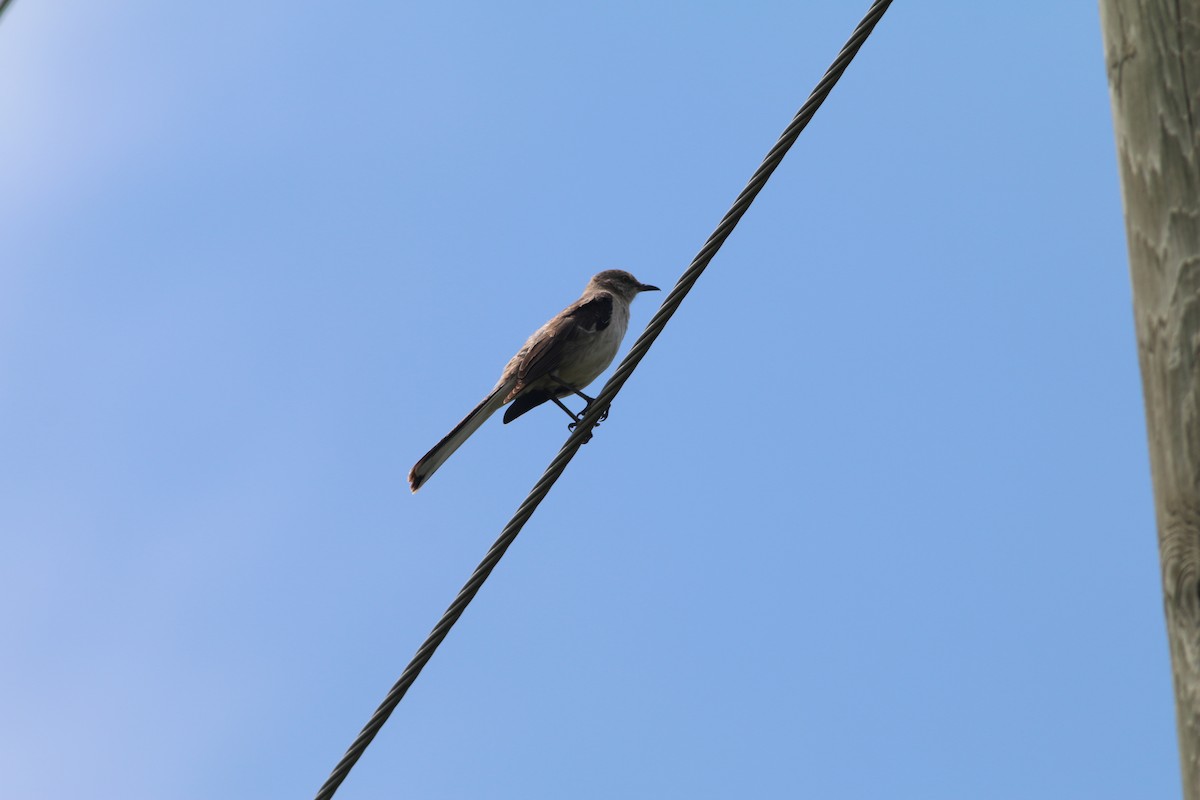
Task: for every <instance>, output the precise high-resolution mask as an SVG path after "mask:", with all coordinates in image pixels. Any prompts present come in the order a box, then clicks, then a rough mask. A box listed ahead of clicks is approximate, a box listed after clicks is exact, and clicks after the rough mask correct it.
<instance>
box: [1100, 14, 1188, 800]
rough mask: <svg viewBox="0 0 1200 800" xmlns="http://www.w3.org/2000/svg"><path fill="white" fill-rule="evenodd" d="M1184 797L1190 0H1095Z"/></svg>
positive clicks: (1186, 756)
mask: <svg viewBox="0 0 1200 800" xmlns="http://www.w3.org/2000/svg"><path fill="white" fill-rule="evenodd" d="M1100 19H1101V24H1102V27H1103V31H1104V54H1105V61H1106V66H1107V70H1108V85H1109V92H1110V95H1111V98H1112V109H1113V127H1114V129H1115V131H1116V139H1117V157H1118V160H1119V162H1120V171H1121V191H1122V195H1123V197H1124V201H1125V231H1126V236H1127V238H1128V244H1129V268H1130V273H1131V275H1132V278H1133V305H1134V321H1135V326H1136V329H1137V342H1138V359H1139V361H1140V363H1141V370H1142V390H1143V394H1144V398H1145V403H1146V428H1147V433H1148V435H1149V439H1150V470H1151V475H1152V477H1153V481H1154V502H1155V510H1156V515H1157V521H1158V545H1159V556H1160V559H1161V563H1162V581H1163V596H1164V605H1165V612H1166V623H1167V638H1168V641H1169V643H1170V648H1171V664H1172V671H1173V673H1174V680H1175V707H1176V720H1177V723H1178V733H1179V752H1180V761H1181V767H1182V770H1183V785H1184V797H1185V798H1187V800H1200V368H1198V359H1197V354H1198V353H1200V161H1198V159H1200V139H1198V138H1197V121H1198V120H1200V94H1198V93H1200V0H1100Z"/></svg>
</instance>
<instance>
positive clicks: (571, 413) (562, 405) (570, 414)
mask: <svg viewBox="0 0 1200 800" xmlns="http://www.w3.org/2000/svg"><path fill="white" fill-rule="evenodd" d="M550 399H551V400H553V401H554V405H556V406H558V407H559V408H561V409H562V410H563V411H565V412H566V414H567V416H568V417H570V418H571V419H573V420H575V422H572V423H571V426H572V427H574V425H575V423H577V422H579V420H581V419H583V414H576V413H575V412H574V411H572V410H571V409H569V408H567V404H566V403H564V402H563V401H562V400H559V399H558V398H557V397H553V396H552V397H551V398H550Z"/></svg>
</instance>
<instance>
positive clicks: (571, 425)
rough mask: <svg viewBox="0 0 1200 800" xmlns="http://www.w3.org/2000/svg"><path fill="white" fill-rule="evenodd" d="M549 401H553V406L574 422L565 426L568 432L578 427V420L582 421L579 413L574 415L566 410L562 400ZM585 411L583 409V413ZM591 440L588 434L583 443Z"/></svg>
mask: <svg viewBox="0 0 1200 800" xmlns="http://www.w3.org/2000/svg"><path fill="white" fill-rule="evenodd" d="M550 399H551V400H553V401H554V405H556V406H558V407H559V408H561V409H562V410H563V411H565V412H567V416H569V417H570V418H571V419H572V420H574V422H572V423H571V424H570V425H568V426H567V430H569V431H573V430H575V426H576V425H578V424H579V422H580V420H582V419H583V413H582V412H580V413H578V414H576V413H575V412H574V411H572V410H571V409H569V408H567V404H566V403H564V402H563V401H562V400H559V399H558V398H557V397H551V398H550ZM586 410H587V409H584V411H586ZM591 440H592V434H591V433H590V432H589V433H588V435H587V436H585V437H584V439H583V443H584V444H587V443H588V442H590V441H591Z"/></svg>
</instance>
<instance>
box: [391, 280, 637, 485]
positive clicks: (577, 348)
mask: <svg viewBox="0 0 1200 800" xmlns="http://www.w3.org/2000/svg"><path fill="white" fill-rule="evenodd" d="M656 291H658V287H657V286H650V285H649V284H645V283H640V282H639V281H638V279H637V278H635V277H633V276H632V275H630V274H629V273H628V272H625V271H624V270H620V269H607V270H605V271H604V272H600V273H597V274H596V275H593V276H592V279H591V280H590V281H588V285H587V288H585V289H584V290H583V294H582V295H581V296H580V298H579V299H578V300H576V301H575V302H574V303H572V304H571V305H569V306H567V307H566V308H564V309H563V310H562V311H560V312H559V313H558V314H557V315H556V316H554V317H553V318H552V319H551V320H550V321H549V322H547V323H546V324H545V325H543V326H542V327H540V328H538V329H537V331H535V332H534V334H533V335H532V336H530V337H529V339H528V340H526V342H525V344H524V345H522V347H521V349H520V350H518V351H517V354H516V355H515V356H513V357H512V359H511V360H510V361H509V362H508V365H507V366H506V367H505V368H504V372H503V373H502V374H501V375H500V380H499V381H498V382H497V383H496V387H495V388H494V389H492V391H491V392H489V393H488V396H487V397H485V398H483V400H482V401H481V402H480V403H479V405H477V406H475V408H474V410H472V411H471V413H470V414H467V416H466V417H464V418H463V421H462V422H460V423H458V424H457V425H455V426H454V430H452V431H450V432H449V433H448V434H446V436H445V438H443V439H442V440H441V441H440V442H438V443H437V444H436V445H434V446H433V449H432V450H430V451H429V452H428V453H426V454H425V455H424V456H423V457H422V458H421V460H420V461H418V462H417V463H416V465H414V466H413V468H412V470H411V471H409V473H408V485H409V486H411V487H412V490H413V491H414V492H415V491H417V489H420V488H421V487H422V486H423V485H425V481H427V480H429V476H430V475H432V474H433V473H434V472H436V471H437V468H438V467H440V466H441V465H442V464H443V463H444V462H445V461H446V459H447V458H449V457H450V456H451V455H452V454H453V453H454V451H455V450H457V449H458V448H459V447H461V446H462V443H463V442H465V441H466V440H467V437H469V436H470V435H471V434H472V433H474V432H475V431H476V430H478V429H479V426H480V425H482V424H483V423H484V422H486V421H487V418H488V417H490V416H491V415H492V414H494V413H496V411H497V409H499V408H500V407H501V406H503V405H506V404H508V403H512V405H511V406H509V409H508V411H506V412H504V423H505V424H506V425H507V424H508V423H510V422H512V421H513V420H514V419H516V418H517V417H519V416H521V415H522V414H524V413H525V412H526V411H528V410H530V409H531V408H536V407H537V406H540V405H541V404H542V403H545V402H546V401H547V400H552V401H554V403H556V404H557V405H558V407H559V408H561V409H562V410H563V411H566V412H567V414H569V415H570V416H571V418H572V419H574V420H576V422H578V420H579V419H580V417H579V416H578V415H576V414H575V413H574V412H572V411H571V410H570V409H569V408H567V407H566V405H564V404H563V403H562V401H561V400H560V398H563V397H566V396H567V395H570V394H575V395H579V396H580V397H582V398H583V399H584V400H585V401H586V402H588V403H589V404H590V403H591V402H592V398H590V397H588V396H587V395H586V394H584V393H583V392H582V391H581V390H582V389H583V388H584V387H585V386H587V385H588V384H589V383H591V382H592V381H594V380H595V379H596V378H597V377H599V375H600V373H601V372H604V370H605V369H607V368H608V365H609V364H611V363H612V360H613V358H615V357H616V355H617V348H618V347H620V346H621V340H622V339H623V338H625V329H626V328H628V327H629V304H630V303H631V302H632V301H633V298H634V297H635V296H637V294H638V292H656ZM601 419H603V417H601ZM572 425H574V423H572Z"/></svg>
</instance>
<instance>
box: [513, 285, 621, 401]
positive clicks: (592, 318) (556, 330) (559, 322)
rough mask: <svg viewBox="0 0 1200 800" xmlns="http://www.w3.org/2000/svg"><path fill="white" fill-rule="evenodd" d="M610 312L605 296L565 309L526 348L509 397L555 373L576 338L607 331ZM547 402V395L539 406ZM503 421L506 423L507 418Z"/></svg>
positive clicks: (610, 319)
mask: <svg viewBox="0 0 1200 800" xmlns="http://www.w3.org/2000/svg"><path fill="white" fill-rule="evenodd" d="M612 309H613V300H612V295H609V294H607V293H606V294H601V295H598V296H596V297H593V298H591V299H589V300H581V301H579V302H578V303H575V304H574V305H571V306H567V308H566V309H564V310H563V312H562V313H561V314H559V315H558V317H557V319H556V321H555V323H554V325H553V326H551V327H549V328H548V329H547V330H546V332H545V334H544V335H542V336H540V337H538V340H537V341H536V342H534V343H533V344H532V345H530V347H529V352H528V353H526V354H525V357H524V358H523V359H521V364H520V366H519V367H518V368H517V385H516V386H515V387H513V390H512V391H511V392H510V393H509V396H510V397H511V396H513V395H515V394H517V393H518V392H520V391H521V390H522V389H523V388H525V387H526V386H528V385H530V384H531V383H533V382H535V381H537V380H539V379H541V378H544V377H545V376H546V375H549V374H550V373H551V372H553V371H554V370H556V369H558V365H559V363H560V362H561V360H562V352H563V349H564V348H565V347H566V345H567V344H568V343H569V342H572V341H574V340H575V339H576V338H578V337H579V335H580V334H582V333H595V332H596V331H602V330H604V329H605V328H607V327H608V325H609V323H610V322H612ZM548 399H550V398H549V395H547V397H546V398H545V399H544V400H541V401H539V402H540V403H544V402H546V400H548ZM532 407H533V406H530V408H532ZM525 410H526V411H528V410H529V409H525ZM522 413H524V412H522ZM514 418H515V417H514ZM505 420H506V421H507V420H508V415H507V414H506V415H505Z"/></svg>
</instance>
